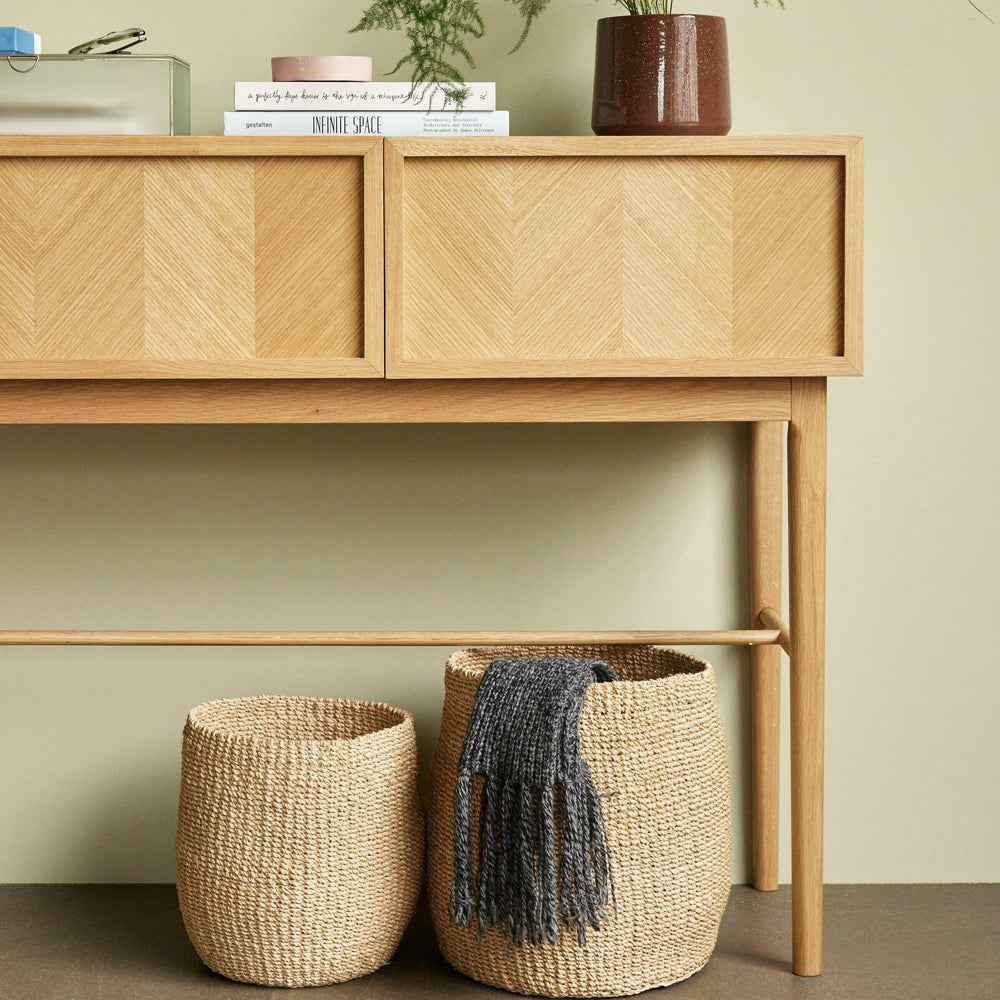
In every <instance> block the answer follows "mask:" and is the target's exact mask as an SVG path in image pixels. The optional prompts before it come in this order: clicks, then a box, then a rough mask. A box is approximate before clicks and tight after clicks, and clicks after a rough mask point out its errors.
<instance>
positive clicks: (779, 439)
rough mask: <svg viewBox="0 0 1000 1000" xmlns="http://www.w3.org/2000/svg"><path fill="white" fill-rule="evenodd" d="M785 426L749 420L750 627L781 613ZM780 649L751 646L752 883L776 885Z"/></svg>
mask: <svg viewBox="0 0 1000 1000" xmlns="http://www.w3.org/2000/svg"><path fill="white" fill-rule="evenodd" d="M784 444H785V426H784V424H783V423H781V422H778V421H763V422H758V423H751V424H750V456H749V477H748V478H749V483H750V503H749V521H750V627H751V628H760V627H761V625H760V622H759V621H758V620H757V616H758V615H759V614H760V612H761V609H762V608H774V609H775V610H776V611H777V612H778V613H779V614H780V612H781V556H782V551H781V532H782V513H783V509H784V508H783V504H782V493H783V487H784V475H783V470H784ZM780 727H781V649H780V648H779V647H778V646H752V647H751V648H750V739H751V749H752V753H751V796H752V800H753V884H754V888H756V889H764V890H769V891H770V890H773V889H777V888H778V799H779V776H780V769H779V754H780V734H781V728H780Z"/></svg>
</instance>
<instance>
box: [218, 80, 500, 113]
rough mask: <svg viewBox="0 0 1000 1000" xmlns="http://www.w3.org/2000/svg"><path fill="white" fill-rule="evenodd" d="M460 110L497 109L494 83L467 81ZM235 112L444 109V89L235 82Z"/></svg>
mask: <svg viewBox="0 0 1000 1000" xmlns="http://www.w3.org/2000/svg"><path fill="white" fill-rule="evenodd" d="M465 86H466V87H467V88H468V91H469V93H468V96H467V97H466V99H465V101H463V103H462V110H463V111H494V110H496V96H497V95H496V84H495V83H467V84H465ZM233 106H234V107H235V108H236V110H237V111H443V110H446V109H447V110H454V106H453V105H450V104H448V103H447V102H446V89H445V87H444V86H442V85H441V84H437V83H402V82H398V81H390V82H388V83H385V82H383V83H237V84H236V87H235V100H234V103H233Z"/></svg>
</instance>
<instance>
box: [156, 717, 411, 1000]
mask: <svg viewBox="0 0 1000 1000" xmlns="http://www.w3.org/2000/svg"><path fill="white" fill-rule="evenodd" d="M181 772H182V773H181V794H180V808H179V811H178V822H177V842H176V846H177V894H178V897H179V900H180V906H181V913H182V914H183V917H184V925H185V927H186V929H187V932H188V936H189V937H190V938H191V941H192V943H193V944H194V946H195V949H196V950H197V952H198V954H199V955H200V956H201V958H202V961H204V962H205V964H206V965H207V966H208V967H209V968H211V969H213V970H215V971H216V972H219V973H221V974H222V975H224V976H228V977H229V978H230V979H237V980H241V981H243V982H250V983H260V984H263V985H268V986H319V985H324V984H329V983H337V982H343V981H344V980H346V979H352V978H354V977H355V976H362V975H365V974H367V973H369V972H372V971H374V970H375V969H378V968H380V967H381V966H382V965H384V964H385V963H386V962H388V961H389V959H390V958H391V957H392V954H393V952H394V951H395V950H396V947H397V945H398V944H399V940H400V938H401V936H402V934H403V931H404V930H405V928H406V925H407V923H408V922H409V920H410V917H411V916H412V914H413V909H414V906H415V904H416V899H417V895H418V893H419V891H420V886H421V881H422V876H423V859H424V817H423V812H422V809H421V805H420V799H419V794H418V789H417V750H416V739H415V735H414V727H413V718H412V716H411V715H410V714H409V713H407V712H404V711H402V710H401V709H397V708H391V707H390V706H388V705H380V704H373V703H367V702H354V701H337V700H332V699H322V698H279V697H263V698H240V699H232V700H224V701H213V702H208V703H206V704H204V705H200V706H198V707H197V708H195V709H193V710H192V711H191V713H190V715H189V716H188V719H187V724H186V725H185V727H184V742H183V757H182V769H181Z"/></svg>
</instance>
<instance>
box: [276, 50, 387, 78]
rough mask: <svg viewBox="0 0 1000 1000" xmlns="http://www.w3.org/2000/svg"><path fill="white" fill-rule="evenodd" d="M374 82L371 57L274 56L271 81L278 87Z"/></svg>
mask: <svg viewBox="0 0 1000 1000" xmlns="http://www.w3.org/2000/svg"><path fill="white" fill-rule="evenodd" d="M371 78H372V60H371V56H275V57H274V58H273V59H272V60H271V79H272V80H273V81H274V82H275V83H300V82H303V81H310V82H313V81H315V82H326V81H328V80H329V81H331V82H333V81H342V82H351V83H358V82H364V83H368V82H369V81H370V80H371Z"/></svg>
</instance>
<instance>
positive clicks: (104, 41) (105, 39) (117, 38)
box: [69, 28, 146, 56]
mask: <svg viewBox="0 0 1000 1000" xmlns="http://www.w3.org/2000/svg"><path fill="white" fill-rule="evenodd" d="M145 40H146V32H145V31H144V30H143V29H142V28H126V29H125V30H124V31H109V32H108V34H106V35H101V37H100V38H92V39H91V40H90V41H89V42H83V43H82V44H80V45H74V46H73V48H71V49H70V50H69V54H70V55H71V56H85V55H87V53H88V52H93V50H94V49H100V50H101V55H106V56H113V55H115V54H116V53H118V52H124V51H125V50H126V49H130V48H132V46H133V45H138V44H139V43H140V42H144V41H145ZM119 42H125V43H126V44H125V45H118V43H119ZM111 45H118V48H117V49H113V48H109V47H108V46H111Z"/></svg>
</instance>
